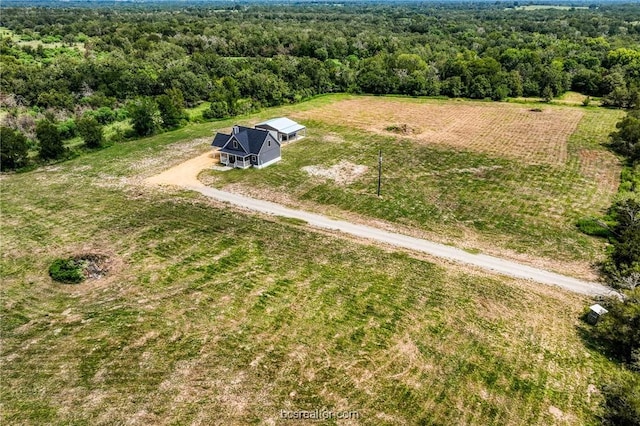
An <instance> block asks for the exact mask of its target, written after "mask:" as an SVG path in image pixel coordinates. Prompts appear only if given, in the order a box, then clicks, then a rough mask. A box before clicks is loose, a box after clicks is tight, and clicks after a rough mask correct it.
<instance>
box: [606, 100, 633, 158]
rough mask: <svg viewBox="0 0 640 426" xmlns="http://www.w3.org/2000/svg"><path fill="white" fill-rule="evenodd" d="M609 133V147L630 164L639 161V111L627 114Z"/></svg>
mask: <svg viewBox="0 0 640 426" xmlns="http://www.w3.org/2000/svg"><path fill="white" fill-rule="evenodd" d="M616 128H617V129H618V130H617V131H616V132H613V133H611V147H612V148H613V150H614V151H616V152H617V153H619V154H622V155H624V156H625V157H627V158H628V159H629V160H630V161H631V162H636V161H639V160H640V110H634V111H631V112H629V113H628V114H627V115H626V117H625V118H623V119H622V120H621V121H620V122H618V123H617V124H616Z"/></svg>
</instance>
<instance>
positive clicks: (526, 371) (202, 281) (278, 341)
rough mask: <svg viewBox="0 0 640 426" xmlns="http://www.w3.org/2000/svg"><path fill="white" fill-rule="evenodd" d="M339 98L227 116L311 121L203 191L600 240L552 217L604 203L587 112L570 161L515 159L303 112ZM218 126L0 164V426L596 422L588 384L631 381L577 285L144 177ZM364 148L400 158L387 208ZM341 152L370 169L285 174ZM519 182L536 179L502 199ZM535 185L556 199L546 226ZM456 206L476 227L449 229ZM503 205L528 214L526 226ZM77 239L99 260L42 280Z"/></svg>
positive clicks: (506, 237) (198, 149) (526, 239)
mask: <svg viewBox="0 0 640 426" xmlns="http://www.w3.org/2000/svg"><path fill="white" fill-rule="evenodd" d="M344 98H345V99H347V100H350V99H351V97H344ZM336 99H340V97H325V98H318V99H316V100H313V101H311V102H309V103H305V104H301V105H299V106H297V107H285V108H279V109H272V110H268V111H263V112H262V113H261V114H260V115H259V116H252V117H245V118H244V121H246V122H247V123H248V122H257V121H259V120H261V119H264V118H265V117H269V116H277V115H287V114H291V113H292V112H293V109H294V108H296V109H297V110H298V111H302V112H301V114H302V113H303V112H304V111H305V110H307V111H310V113H314V117H315V118H314V119H313V120H311V119H306V120H305V121H304V122H305V123H306V124H307V125H308V126H309V130H310V131H309V135H310V136H309V137H308V138H307V139H304V140H302V141H299V142H297V143H295V144H293V145H291V146H289V147H287V148H286V149H285V151H284V159H283V161H282V162H281V163H280V164H278V165H277V166H273V167H269V168H266V169H264V170H262V171H260V173H256V172H255V171H253V170H245V171H243V172H237V173H236V172H235V171H231V172H225V173H224V176H225V179H228V181H224V182H223V181H219V182H218V183H219V184H223V185H225V186H230V185H232V184H233V185H248V184H251V185H258V184H257V183H256V182H257V180H258V177H261V178H262V179H263V182H264V183H263V186H258V188H265V189H268V188H272V189H273V191H274V192H275V191H281V190H286V191H287V194H288V196H290V197H291V200H292V202H294V201H296V200H298V199H300V200H302V201H304V202H313V203H315V204H318V205H321V204H327V205H333V206H336V207H339V208H344V209H346V208H347V207H349V209H350V210H352V211H353V212H356V213H358V214H362V216H363V217H365V216H370V217H378V218H380V219H385V220H389V223H396V222H397V223H403V224H408V225H411V226H414V225H416V224H418V225H419V226H420V227H421V228H422V229H429V228H430V227H432V228H433V229H438V230H439V232H441V231H442V232H448V234H443V235H449V236H451V238H453V237H456V238H459V237H461V236H463V235H464V234H465V233H468V232H471V231H470V230H473V233H474V235H484V236H485V237H483V238H485V239H486V240H487V241H489V240H492V239H494V238H495V241H497V242H500V243H502V244H505V243H504V241H507V242H508V241H510V240H511V239H513V240H515V238H516V237H515V236H516V235H517V233H518V232H523V237H522V241H523V242H520V245H519V246H518V247H520V248H522V249H523V250H525V249H526V250H534V249H533V246H534V242H535V241H538V242H539V241H541V238H542V237H541V235H542V236H544V238H547V237H549V235H550V234H551V233H554V232H561V233H562V236H561V237H562V238H566V239H567V245H566V246H562V247H552V244H551V243H552V241H549V243H548V244H549V245H548V247H547V250H548V251H549V253H551V252H553V253H556V254H563V253H564V254H565V255H566V256H570V257H571V258H572V259H582V258H581V257H580V256H582V255H584V253H594V252H595V251H596V249H597V246H598V243H595V242H593V241H591V240H590V239H589V238H587V237H584V236H583V237H580V236H579V234H577V233H576V234H575V235H573V234H571V226H570V223H569V221H570V219H571V218H572V217H573V216H574V215H575V216H577V215H579V214H583V213H585V212H591V211H596V210H597V209H599V208H601V207H602V206H603V205H604V204H606V201H604V200H602V199H599V197H600V198H606V197H608V196H609V193H608V190H607V189H606V188H605V189H602V188H601V187H600V186H599V185H598V184H597V183H596V182H594V181H593V180H589V178H588V177H586V176H587V175H585V174H582V172H581V168H580V167H581V164H582V163H581V162H580V161H579V158H581V157H580V155H579V152H582V151H581V149H583V148H584V149H585V150H591V149H593V150H596V151H597V142H598V141H599V136H598V135H600V133H602V131H600V130H597V129H595V127H593V126H585V124H584V123H583V121H584V117H583V118H582V121H580V122H579V123H578V124H577V129H578V130H577V132H576V133H573V136H571V137H569V142H568V144H569V146H568V148H567V150H568V154H567V158H568V160H567V163H566V164H564V165H561V166H559V165H557V164H548V165H541V164H534V165H527V164H525V163H524V162H523V163H517V162H516V163H513V160H512V159H507V158H500V157H491V156H489V155H487V154H486V153H480V152H473V151H453V150H451V148H449V147H445V146H439V145H438V146H435V145H434V146H431V145H424V144H422V143H418V142H416V141H413V140H412V139H411V137H410V136H407V137H405V136H404V135H403V136H396V135H384V134H377V133H373V132H371V133H369V132H366V131H364V130H360V129H357V128H353V127H349V126H347V125H336V124H335V123H333V124H327V123H324V122H323V121H321V120H320V119H319V118H318V115H317V114H315V112H314V111H316V110H317V109H320V110H321V109H322V108H324V107H327V108H332V103H333V102H334V101H335V100H336ZM367 101H368V100H367ZM394 102H395V101H394ZM545 108H547V107H545ZM583 114H584V116H585V117H589V116H592V117H597V116H599V115H601V116H602V117H603V119H609V117H610V115H613V113H610V112H608V111H601V110H585V111H584V112H583ZM232 124H233V122H232V121H226V122H218V123H216V124H211V123H200V124H192V125H189V126H188V127H186V128H184V129H181V130H178V131H175V132H169V133H165V134H162V135H158V136H154V137H151V138H146V139H141V140H137V141H130V142H126V143H121V144H116V145H114V146H112V147H109V148H106V149H103V150H100V151H96V152H93V153H88V154H86V155H83V156H80V157H78V158H75V159H73V160H71V161H68V162H64V163H59V164H55V165H52V166H48V167H44V168H40V169H38V170H34V171H31V172H27V173H19V174H9V175H3V176H2V177H1V181H0V183H1V185H2V197H1V200H0V207H1V211H2V220H3V226H2V228H1V230H0V232H1V237H2V246H3V250H2V256H1V258H0V278H1V279H2V283H3V284H2V287H1V293H0V296H1V297H0V300H1V303H2V305H1V306H2V308H1V314H2V317H1V321H0V324H1V325H2V333H1V337H0V338H1V341H0V343H1V345H0V347H1V349H0V360H1V362H2V386H1V387H0V401H1V410H0V421H1V422H2V423H3V424H29V425H30V424H34V425H35V424H59V425H63V424H64V425H88V424H91V425H96V424H97V425H107V424H132V425H139V424H154V425H157V424H160V425H162V424H203V425H204V424H221V425H222V424H224V425H244V424H272V425H273V424H296V423H295V422H291V421H283V420H281V419H280V417H279V416H280V410H314V409H320V410H322V409H327V410H333V411H357V412H358V413H359V419H357V420H352V421H335V422H330V424H331V423H333V424H363V425H385V424H388V425H398V424H406V425H413V424H483V425H492V424H493V425H498V424H499V425H519V424H544V425H551V424H558V425H560V424H573V425H589V424H598V417H597V416H598V414H599V413H600V411H599V410H600V405H599V404H600V401H601V396H600V392H599V386H600V383H602V382H603V381H607V380H609V379H612V378H615V377H619V376H621V375H626V374H630V373H627V372H625V371H624V370H622V369H621V368H620V367H619V366H618V365H617V364H616V363H614V362H612V361H609V360H608V359H607V358H606V357H604V356H603V355H601V354H600V353H599V352H598V351H597V350H596V349H595V348H594V347H592V346H591V345H590V343H589V341H588V339H585V338H584V337H583V335H584V333H586V332H587V328H586V326H585V325H583V323H582V322H581V320H580V316H581V314H582V313H583V310H584V307H585V306H587V305H588V304H589V302H590V301H589V300H588V299H587V298H584V297H581V296H577V295H573V294H570V293H567V292H564V291H561V290H559V289H555V288H551V287H547V286H542V285H537V284H534V283H530V282H525V281H520V280H513V279H508V278H504V277H499V276H494V275H491V274H488V273H484V272H480V271H477V270H474V269H471V268H466V267H461V266H459V265H453V264H450V263H446V262H442V261H437V260H433V259H431V258H427V257H423V256H416V255H414V254H411V253H403V252H397V251H390V250H389V249H385V248H382V247H375V246H367V245H362V244H359V243H357V242H354V241H350V240H348V239H343V238H340V237H338V236H336V235H332V234H330V233H326V232H318V231H310V230H308V229H306V227H305V226H304V224H299V223H295V222H291V221H287V220H284V219H280V218H277V217H263V216H254V215H247V214H245V213H242V212H239V211H235V210H232V209H231V208H229V207H228V206H225V205H224V204H219V203H214V202H211V201H210V200H208V199H205V198H204V197H201V196H199V195H196V194H194V193H189V192H185V191H179V190H177V189H175V190H174V189H171V188H164V189H160V188H155V187H149V186H145V185H143V184H142V181H143V179H144V178H147V177H149V176H152V175H154V174H156V173H158V172H160V171H163V170H166V169H167V168H169V167H170V166H172V165H175V164H179V163H181V162H183V161H185V160H187V159H189V158H192V157H194V156H196V155H198V154H200V153H202V152H204V151H206V150H207V149H209V148H208V146H207V145H206V140H207V139H206V138H209V137H210V136H211V135H212V134H213V132H214V131H215V130H216V129H217V128H227V127H228V126H230V125H232ZM580 132H583V133H580ZM599 132H600V133H599ZM576 134H578V135H580V134H582V135H586V136H581V137H580V138H579V140H576V139H575V138H576ZM589 135H590V136H589ZM589 137H592V138H593V139H589ZM203 138H205V139H203ZM383 144H386V145H383ZM378 146H384V148H383V149H384V150H385V164H392V163H393V162H394V161H400V160H404V162H405V163H406V164H407V168H405V169H401V168H399V167H398V168H397V169H396V171H395V172H393V173H395V174H392V170H393V169H392V168H391V167H389V171H387V172H386V173H385V187H384V188H385V198H384V199H383V201H384V203H379V202H378V201H379V200H377V199H376V198H375V197H374V196H372V195H371V190H372V189H373V188H374V187H375V182H374V181H373V180H371V174H372V173H374V172H375V170H374V164H375V163H374V162H375V155H374V154H375V151H376V149H377V147H378ZM390 147H394V149H393V150H392V149H390ZM582 147H583V148H582ZM395 148H397V149H395ZM407 151H408V152H409V153H411V156H408V155H406V152H407ZM401 152H404V153H405V154H400V153H401ZM394 153H395V154H394ZM573 153H575V155H574V154H573ZM603 155H604V154H603ZM369 157H372V158H369ZM342 158H344V159H345V160H347V161H350V162H353V163H354V164H364V165H367V166H368V167H369V169H368V171H367V172H365V173H364V174H363V175H362V177H361V178H359V179H356V180H355V181H353V182H352V183H340V184H338V183H332V182H331V181H327V180H326V179H324V178H319V177H317V176H311V175H309V174H308V173H307V172H305V171H304V170H302V169H301V168H302V167H304V166H309V165H325V166H329V165H332V164H334V163H336V162H337V161H339V160H340V159H342ZM488 167H492V168H491V169H487V168H488ZM455 168H457V169H462V168H467V169H470V168H473V169H475V170H473V171H469V172H465V171H460V170H457V171H455V170H452V169H455ZM478 170H481V171H478ZM559 171H563V172H562V173H561V174H558V173H559ZM410 172H411V173H414V174H415V176H413V177H411V178H410V180H409V183H407V179H408V176H410ZM216 176H217V175H216ZM527 177H529V178H530V179H537V180H538V181H537V182H538V184H539V183H540V182H542V183H544V184H546V185H550V187H542V188H540V189H538V190H539V191H542V192H541V193H536V192H534V191H533V188H534V186H533V185H529V186H526V187H525V188H524V189H521V192H517V193H515V194H514V191H516V190H517V189H518V188H520V187H521V186H522V185H523V184H524V183H526V182H527ZM303 188H307V189H306V190H304V191H303V190H302V189H303ZM447 188H449V189H447ZM536 188H537V186H536ZM568 189H570V190H574V189H589V190H590V191H591V192H589V193H588V194H586V195H584V194H580V196H578V194H576V195H575V196H572V195H571V194H570V193H569V192H568V191H567V190H568ZM394 190H395V191H401V193H400V194H395V195H392V193H393V191H394ZM527 191H528V192H527ZM598 191H601V193H600V195H597V194H598ZM447 194H450V195H447ZM523 194H525V195H527V196H526V197H525V196H524V195H523ZM403 196H404V197H405V200H404V201H402V198H403ZM543 196H553V197H554V198H553V199H552V201H553V203H556V202H559V203H560V207H559V208H571V210H570V212H569V213H567V212H565V211H558V212H557V213H556V216H554V217H551V218H547V217H546V213H547V212H548V209H549V206H550V205H551V204H552V202H551V201H550V202H547V201H543V200H542V197H543ZM465 197H470V198H469V199H468V202H467V203H463V201H466V198H465ZM522 197H524V199H523V198H522ZM580 197H583V198H580ZM421 200H423V201H421ZM496 200H498V201H500V202H502V203H505V206H506V207H505V210H506V211H505V212H504V213H502V212H500V209H498V208H497V207H496V206H492V205H491V202H492V201H493V202H494V203H495V201H496ZM520 200H521V201H520ZM586 202H588V203H589V204H587V205H586V206H583V203H586ZM374 203H376V204H374ZM478 203H479V204H480V205H477V204H478ZM381 205H387V206H388V207H387V208H381V209H380V214H379V215H377V216H376V215H373V214H371V211H373V209H374V208H376V209H377V208H379V207H375V206H381ZM445 206H449V207H448V209H447V210H445V209H444V207H445ZM465 206H466V207H465ZM485 209H486V210H485ZM447 215H448V216H447ZM519 215H520V216H519ZM432 216H433V218H432ZM470 217H473V218H474V220H475V221H478V222H477V223H476V222H469V223H468V225H464V226H463V225H462V223H465V222H464V221H463V219H465V218H470ZM514 218H516V219H518V220H519V221H524V220H525V219H527V220H531V221H533V223H534V224H535V225H540V224H542V225H544V226H545V228H544V229H543V230H542V231H536V230H535V229H534V226H531V231H528V232H524V231H523V230H525V229H529V227H525V226H524V225H523V224H522V223H521V222H518V221H516V223H512V222H510V221H511V220H513V219H514ZM494 220H502V221H504V222H503V223H497V224H496V223H492V222H493V221H494ZM480 221H481V222H480ZM563 221H564V222H563ZM554 222H561V223H554ZM482 223H484V226H483V225H482ZM561 237H557V238H561ZM478 238H479V237H478ZM549 238H551V237H549ZM554 238H556V237H554ZM575 250H578V251H577V252H574V251H575ZM86 253H94V254H101V255H103V256H106V259H107V261H106V264H107V265H108V272H107V273H106V275H105V276H103V277H101V278H98V279H90V280H88V281H86V282H84V283H82V284H79V285H65V284H57V283H54V282H52V281H51V279H50V278H49V277H48V276H47V268H48V266H49V264H50V263H51V262H52V261H53V260H54V259H55V258H57V257H64V256H68V255H73V254H86ZM536 253H537V254H540V255H545V254H546V252H545V250H544V247H542V249H540V250H539V251H537V252H536Z"/></svg>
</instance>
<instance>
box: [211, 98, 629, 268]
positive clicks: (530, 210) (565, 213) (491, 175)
mask: <svg viewBox="0 0 640 426" xmlns="http://www.w3.org/2000/svg"><path fill="white" fill-rule="evenodd" d="M336 105H338V106H336ZM358 108H359V109H358ZM413 108H415V109H416V110H417V111H418V112H414V113H413V115H412V117H413V119H415V120H416V122H413V121H410V120H409V119H408V118H409V116H408V113H407V114H403V115H402V121H399V117H400V115H398V116H392V117H390V118H387V120H388V121H380V120H383V118H382V117H383V116H385V115H384V114H391V115H393V114H400V113H399V112H398V111H403V110H406V111H410V110H412V109H413ZM456 108H461V109H460V111H470V114H474V115H473V116H472V117H473V118H474V120H475V121H478V120H479V117H482V116H483V114H485V113H483V112H482V110H483V109H485V108H487V109H488V112H487V113H486V114H485V115H486V116H487V117H490V118H491V119H492V120H498V119H499V117H500V116H501V115H504V116H508V115H509V114H511V116H512V117H517V116H519V115H521V114H525V115H526V114H531V115H526V116H527V117H531V120H534V123H538V124H539V123H540V121H538V120H551V121H561V120H562V119H563V117H564V116H566V117H568V120H569V121H571V120H575V119H576V118H579V120H578V122H577V123H575V124H573V122H572V124H571V125H570V126H564V127H563V126H562V125H558V124H554V125H555V126H556V127H555V128H556V129H561V128H567V127H569V128H572V129H573V130H572V132H571V133H570V134H569V133H567V134H565V135H564V137H563V139H558V138H556V139H555V142H554V143H553V144H548V143H547V142H545V141H542V142H540V143H541V144H542V145H543V148H542V149H539V150H537V151H536V145H535V143H534V142H535V141H536V140H538V139H537V138H538V136H535V135H534V136H531V135H529V136H528V137H529V139H528V141H529V142H527V144H526V146H527V147H528V148H527V149H529V150H530V151H531V152H532V154H531V155H532V157H533V158H538V159H539V161H537V162H536V161H529V160H527V159H526V158H522V159H517V158H516V157H518V155H519V154H518V152H517V151H516V150H515V149H514V150H512V151H511V152H509V153H500V154H497V153H492V154H489V153H487V152H484V151H489V150H491V149H493V148H492V147H491V143H490V141H491V140H497V139H498V138H499V137H500V136H499V135H500V134H503V135H504V134H505V133H504V128H500V127H499V126H497V125H496V126H494V127H495V128H494V129H492V128H491V127H490V126H485V125H481V126H480V127H482V128H483V130H482V131H481V132H478V134H477V137H476V138H475V139H474V138H472V137H469V138H468V139H465V138H463V137H462V136H460V139H459V140H458V141H457V142H456V143H458V144H459V145H460V146H459V147H457V148H452V147H451V144H449V143H435V142H433V143H426V142H425V141H424V139H422V138H423V135H424V133H422V134H420V133H417V134H414V133H411V132H409V131H407V132H406V133H404V132H403V133H401V134H396V133H393V132H389V131H386V130H384V129H386V128H387V127H392V126H395V127H396V128H398V127H399V128H401V129H402V128H403V127H402V126H398V124H406V125H407V128H408V129H413V128H420V129H426V128H427V127H426V126H427V125H428V122H429V117H432V116H433V117H439V118H434V120H436V119H438V120H445V118H446V117H449V118H448V119H449V120H450V121H451V122H452V123H453V124H452V125H453V126H454V127H455V126H458V128H460V127H465V126H466V127H468V126H469V125H468V124H467V121H468V120H467V119H466V118H465V116H464V115H462V114H461V113H460V114H455V111H456ZM530 108H532V107H531V106H527V105H511V104H488V103H483V102H462V101H460V102H456V101H434V100H426V101H423V100H413V99H388V98H374V97H364V98H363V97H340V98H338V99H337V102H335V103H331V102H325V103H323V104H322V105H319V106H318V107H316V108H306V109H305V111H303V112H300V113H295V112H293V113H290V114H289V115H290V116H292V117H295V118H298V119H300V120H301V121H303V122H304V123H305V124H306V125H307V126H308V128H309V131H308V136H307V138H305V139H303V140H301V141H300V142H296V143H294V144H292V145H290V146H287V147H286V148H285V149H284V152H283V160H282V161H281V162H280V163H278V164H277V165H275V166H273V167H269V168H266V169H264V170H261V171H254V170H244V171H239V170H233V171H230V172H225V173H219V172H205V173H203V174H201V179H202V180H204V181H205V182H206V183H207V184H210V185H213V186H216V187H220V188H224V189H227V190H232V191H237V192H242V193H247V194H249V195H252V196H254V197H258V198H265V199H269V200H277V201H278V202H280V203H284V204H288V205H291V206H300V205H302V207H304V208H305V209H310V210H314V209H315V210H321V211H322V212H324V213H325V214H330V215H336V216H348V217H349V218H350V219H352V220H357V221H358V220H359V221H364V222H369V221H376V222H378V223H377V225H379V226H391V227H400V228H402V229H403V231H404V232H408V233H412V232H418V233H419V235H421V236H423V237H425V238H427V239H431V240H435V241H438V242H443V243H448V244H453V245H456V246H459V247H463V248H467V249H469V250H480V251H483V252H486V253H491V254H495V255H499V256H503V257H508V258H511V259H514V260H517V261H521V262H528V263H530V264H533V265H536V266H540V267H543V268H551V269H554V270H556V271H558V272H562V273H567V274H572V275H575V276H579V277H582V278H587V279H594V273H593V271H592V266H591V264H592V262H594V261H596V260H597V259H599V256H601V255H602V252H603V245H604V242H603V241H602V240H598V239H594V238H592V237H588V236H586V235H584V234H582V233H580V232H579V231H578V230H577V229H576V227H575V221H576V220H577V219H579V218H581V217H584V216H593V215H599V214H601V212H602V211H603V210H604V209H606V208H607V207H608V206H609V204H610V200H611V197H612V196H613V194H615V191H616V188H617V183H618V176H619V173H620V165H619V163H618V160H617V159H616V158H615V157H614V156H613V155H612V154H611V153H610V152H608V151H607V150H606V148H604V147H603V146H602V145H601V144H602V142H604V141H606V140H607V136H608V134H609V132H610V131H611V130H612V129H613V128H614V127H615V123H616V121H617V120H618V119H619V118H620V117H621V115H622V113H621V112H619V111H613V110H605V109H597V108H573V107H562V106H554V107H548V108H545V111H546V110H547V109H548V110H549V111H550V112H549V113H548V117H547V116H546V115H545V114H547V113H546V112H545V111H543V112H542V113H534V112H529V109H530ZM440 110H442V111H440ZM340 111H342V114H343V115H344V118H343V119H344V120H345V121H346V122H347V123H351V124H349V125H344V124H342V121H340V120H341V119H340V117H339V114H340ZM380 111H385V112H384V114H383V113H382V112H380ZM426 111H431V112H430V113H429V114H431V115H429V114H427V112H426ZM500 111H503V112H500ZM539 114H542V115H539ZM301 117H313V119H301ZM443 117H444V118H443ZM539 117H543V118H539ZM545 117H546V118H545ZM509 126H510V127H509V128H510V130H509V134H512V135H513V134H516V133H518V131H519V130H518V126H520V127H522V128H525V129H526V128H529V127H530V124H528V123H526V122H524V123H521V124H518V123H517V121H516V120H515V118H513V120H512V122H511V123H510V124H509ZM366 129H369V130H366ZM494 130H497V131H498V133H494ZM522 133H523V134H524V133H526V132H522ZM443 134H445V135H450V133H447V132H444V133H443ZM441 139H444V137H441ZM466 140H470V141H471V142H470V143H469V145H471V146H463V142H464V141H466ZM479 141H482V142H479ZM503 144H506V142H504V143H503ZM514 144H517V142H514ZM507 145H509V144H507ZM521 146H523V145H521ZM551 146H553V147H554V148H553V149H555V150H556V151H557V152H561V153H562V156H563V158H564V159H563V161H558V159H557V158H555V157H552V156H551V155H548V153H549V152H550V150H551V148H550V147H551ZM379 149H382V150H383V157H384V165H383V197H382V198H378V197H376V195H375V194H376V185H377V157H378V150H379ZM523 149H524V148H523ZM522 157H526V156H522ZM543 159H544V161H542V160H543ZM354 170H357V171H358V173H357V174H354V173H351V174H349V173H350V172H349V171H354ZM345 173H346V174H349V176H347V175H345ZM332 174H335V175H336V176H335V177H332ZM380 221H382V223H379V222H380Z"/></svg>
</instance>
